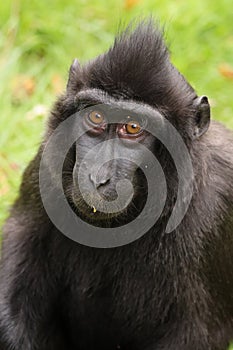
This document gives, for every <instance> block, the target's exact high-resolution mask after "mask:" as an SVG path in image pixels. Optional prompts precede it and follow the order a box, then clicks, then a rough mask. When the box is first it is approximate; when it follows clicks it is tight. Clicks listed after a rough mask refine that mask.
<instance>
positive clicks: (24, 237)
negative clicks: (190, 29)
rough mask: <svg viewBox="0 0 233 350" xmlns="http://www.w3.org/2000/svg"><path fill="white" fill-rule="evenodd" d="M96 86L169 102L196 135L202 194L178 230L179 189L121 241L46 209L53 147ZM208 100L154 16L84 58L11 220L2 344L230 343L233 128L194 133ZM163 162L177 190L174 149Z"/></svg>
mask: <svg viewBox="0 0 233 350" xmlns="http://www.w3.org/2000/svg"><path fill="white" fill-rule="evenodd" d="M90 88H95V89H99V90H102V91H103V92H105V93H107V94H108V95H109V96H112V97H113V98H115V99H118V100H119V99H123V100H126V101H127V100H131V101H132V100H134V101H137V102H140V103H142V104H148V105H150V106H151V107H153V108H157V109H159V111H160V112H161V113H163V114H164V115H165V116H166V118H168V119H169V120H170V121H171V122H172V123H173V124H174V125H175V126H176V127H177V128H178V130H179V131H180V133H181V134H182V136H183V137H184V140H185V142H186V144H187V146H188V148H189V151H190V155H191V158H192V161H193V167H194V176H195V179H194V193H193V197H192V201H191V204H190V206H189V209H188V212H187V214H186V216H185V217H184V219H183V221H182V223H181V224H180V225H179V226H178V228H177V229H176V230H175V231H173V232H172V233H170V234H166V233H165V227H166V223H167V220H168V217H167V216H168V214H169V213H170V209H171V207H170V206H171V203H172V200H173V197H172V195H173V194H171V193H170V197H169V198H170V200H168V202H167V206H168V207H167V208H165V211H164V213H163V215H162V216H161V218H160V220H159V221H158V222H157V223H156V225H155V226H154V227H153V228H151V229H150V231H149V232H148V233H147V234H146V235H144V236H143V237H142V238H141V239H139V240H138V241H135V242H133V243H131V244H130V245H126V246H122V247H118V248H112V249H97V248H90V247H86V246H82V245H79V244H77V243H75V242H73V241H71V240H69V239H68V238H66V237H65V236H64V235H63V234H61V233H60V232H59V231H58V230H57V229H56V228H55V227H54V226H53V224H52V223H51V221H50V220H49V218H48V216H47V214H46V213H45V211H44V209H43V205H42V202H41V199H40V191H39V184H38V169H39V163H40V159H41V154H42V150H43V148H44V145H45V142H46V140H47V138H48V136H49V135H50V134H51V133H52V131H53V130H54V129H55V128H56V127H57V125H59V123H60V122H61V121H63V120H64V119H66V118H67V117H69V116H70V115H72V114H73V113H74V112H75V111H76V110H77V108H79V100H77V99H76V98H75V96H76V95H77V93H78V91H82V90H85V89H90ZM196 98H197V95H196V93H195V91H194V90H193V89H192V87H191V86H190V85H189V84H188V83H187V82H186V80H185V79H184V78H183V76H182V75H180V73H179V72H178V71H177V70H176V69H175V68H174V67H173V65H172V64H171V63H170V60H169V54H168V50H167V48H166V46H165V44H164V42H163V40H162V36H161V33H160V31H159V30H158V29H157V28H156V27H154V26H153V24H152V22H149V23H142V24H140V25H139V26H138V27H137V28H136V29H135V30H134V31H131V29H130V28H128V29H127V30H126V31H125V32H124V33H123V34H122V35H121V36H120V37H118V38H117V39H116V41H115V43H114V45H113V47H112V48H111V49H110V50H109V51H108V52H107V53H105V54H103V55H101V56H99V57H98V58H97V59H95V60H94V61H91V62H90V63H88V64H87V65H85V66H84V67H80V66H79V65H78V64H77V63H76V64H74V65H73V66H72V68H71V70H70V76H69V82H68V86H67V92H66V93H65V94H64V95H63V96H62V97H61V98H59V100H58V101H57V103H56V105H55V107H54V109H53V111H52V113H51V116H50V119H49V124H48V128H47V132H46V136H45V139H44V141H43V142H42V144H41V147H40V149H39V151H38V154H37V156H36V157H35V159H34V160H33V161H32V162H31V163H30V165H29V166H28V168H27V170H26V171H25V174H24V176H23V181H22V185H21V189H20V194H19V197H18V199H17V201H16V202H15V204H14V206H13V208H12V211H11V214H10V217H9V219H8V221H7V223H6V225H5V227H4V242H3V252H2V263H1V275H0V290H1V293H0V336H1V341H2V347H1V349H2V350H10V349H11V350H37V349H38V350H84V349H86V350H87V349H88V350H91V349H102V350H104V349H108V350H109V349H126V350H130V349H133V350H137V349H138V350H168V349H169V350H171V349H172V350H207V349H208V350H225V349H226V348H227V346H228V344H229V342H230V340H231V339H233V268H232V267H233V228H232V227H233V181H232V177H233V136H232V133H231V132H230V131H228V130H227V129H226V128H225V127H223V126H222V125H220V124H218V123H216V122H211V124H210V127H209V130H208V131H207V132H206V133H205V134H203V135H202V136H201V137H198V138H194V137H193V128H194V125H195V123H196V120H197V117H198V113H200V111H197V109H196V107H195V103H194V101H195V100H196ZM204 102H205V101H204ZM161 163H162V165H163V167H164V170H165V173H166V176H167V182H168V188H170V190H171V191H174V189H176V186H177V177H176V176H175V175H174V171H172V172H171V169H173V170H174V165H172V164H167V163H169V158H167V157H166V159H165V157H163V155H161ZM171 163H172V162H171ZM72 166H73V164H72ZM172 167H173V168H172ZM169 186H170V187H169ZM3 342H5V343H4V345H3Z"/></svg>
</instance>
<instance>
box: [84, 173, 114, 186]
mask: <svg viewBox="0 0 233 350" xmlns="http://www.w3.org/2000/svg"><path fill="white" fill-rule="evenodd" d="M89 178H90V180H91V182H92V183H93V185H94V186H95V188H97V189H98V188H99V187H100V186H104V185H106V184H108V183H109V182H110V176H109V175H108V174H106V175H103V174H102V176H101V177H100V176H96V178H94V176H93V175H92V174H89Z"/></svg>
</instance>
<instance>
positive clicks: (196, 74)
mask: <svg viewBox="0 0 233 350" xmlns="http://www.w3.org/2000/svg"><path fill="white" fill-rule="evenodd" d="M231 6H232V1H231V0H223V1H221V2H219V1H217V0H205V1H203V0H195V1H194V0H190V1H185V0H177V1H176V2H171V1H169V0H164V1H163V2H162V3H161V1H158V0H147V1H142V0H121V1H117V0H108V1H107V2H106V1H104V0H98V1H97V0H91V1H88V2H87V1H85V0H71V1H68V2H66V1H65V0H50V1H47V2H45V1H36V0H21V1H20V0H15V1H2V2H0V23H1V27H0V63H1V64H0V81H1V84H0V101H1V116H0V120H1V123H0V128H1V130H0V196H1V202H0V226H1V223H2V222H3V220H4V218H5V217H6V215H7V212H8V210H9V207H10V204H11V203H12V201H13V199H14V198H15V196H16V195H17V192H18V187H19V184H20V176H21V174H22V171H23V169H24V168H25V166H26V165H27V163H28V162H29V160H30V159H31V158H32V157H33V155H34V154H35V151H36V149H37V147H38V143H39V141H40V138H41V135H42V132H43V127H44V124H45V119H46V116H47V114H48V112H47V111H48V110H49V108H51V105H52V103H53V101H54V100H55V99H56V96H57V95H58V94H59V93H60V92H61V91H62V90H64V89H65V84H66V79H67V72H68V69H69V65H70V63H71V61H72V59H73V58H74V57H78V59H79V60H80V61H81V62H84V61H86V60H89V59H92V58H94V57H95V56H96V55H98V54H100V53H102V52H103V51H104V50H107V49H108V47H109V46H110V45H111V44H112V42H113V39H114V34H115V33H116V32H117V31H118V28H119V25H120V27H124V26H125V25H126V24H127V23H128V22H129V21H130V20H132V19H135V18H137V19H140V18H142V17H145V16H147V15H153V16H154V17H155V18H156V19H158V20H159V21H160V22H161V23H162V25H164V26H165V36H166V40H167V43H168V45H169V48H170V50H171V53H172V60H173V62H174V64H175V65H176V66H177V67H178V69H179V70H180V71H181V72H182V73H183V74H184V75H185V76H186V78H187V79H188V80H189V81H190V83H191V84H192V85H193V86H194V87H195V88H196V89H197V91H198V93H199V94H207V95H208V96H209V97H210V101H211V104H212V114H213V117H214V118H215V119H219V120H221V121H223V122H224V123H226V124H227V125H228V126H230V127H231V126H233V117H232V112H233V99H232V92H233V24H232V20H233V15H232V11H230V10H229V9H231Z"/></svg>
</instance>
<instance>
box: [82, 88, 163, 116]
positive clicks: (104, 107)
mask: <svg viewBox="0 0 233 350" xmlns="http://www.w3.org/2000/svg"><path fill="white" fill-rule="evenodd" d="M75 103H76V105H77V108H78V109H80V110H81V111H84V112H85V111H89V110H93V109H95V110H98V111H101V112H103V113H104V114H106V115H107V116H108V118H109V120H110V121H111V122H118V121H119V119H122V116H124V117H126V118H127V116H129V117H131V118H133V117H135V118H136V119H140V120H141V119H142V120H147V121H151V122H153V121H154V122H155V121H159V120H160V121H161V120H162V119H163V118H164V117H163V116H162V114H161V113H160V112H159V111H158V110H157V109H155V108H152V107H151V106H149V105H147V104H143V103H140V102H135V101H132V100H124V99H115V98H114V97H112V96H110V95H108V94H107V93H106V92H105V91H103V90H100V89H86V90H82V91H80V92H79V93H78V94H77V95H76V96H75Z"/></svg>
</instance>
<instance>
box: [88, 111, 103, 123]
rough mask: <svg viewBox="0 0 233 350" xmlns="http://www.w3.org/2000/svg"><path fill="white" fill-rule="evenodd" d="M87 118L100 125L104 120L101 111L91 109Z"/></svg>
mask: <svg viewBox="0 0 233 350" xmlns="http://www.w3.org/2000/svg"><path fill="white" fill-rule="evenodd" d="M88 119H89V120H90V121H91V122H92V123H93V124H96V125H101V124H102V123H103V121H104V116H103V114H102V113H101V112H97V111H92V112H90V113H89V114H88Z"/></svg>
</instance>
